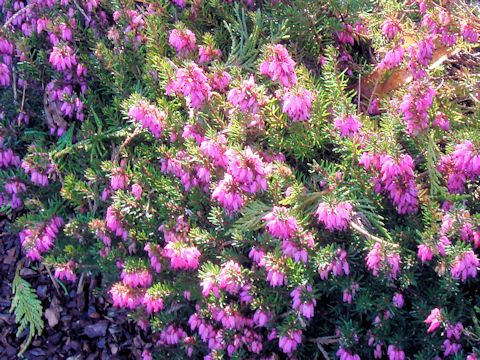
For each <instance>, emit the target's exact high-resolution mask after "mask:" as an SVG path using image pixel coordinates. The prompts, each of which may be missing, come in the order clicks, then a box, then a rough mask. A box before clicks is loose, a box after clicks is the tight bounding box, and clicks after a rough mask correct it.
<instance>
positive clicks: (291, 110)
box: [282, 88, 313, 122]
mask: <svg viewBox="0 0 480 360" xmlns="http://www.w3.org/2000/svg"><path fill="white" fill-rule="evenodd" d="M282 101H283V107H282V111H283V112H284V113H286V114H287V115H288V116H290V118H291V119H292V120H293V121H294V122H295V121H306V120H308V118H309V117H310V111H311V110H312V101H313V96H312V93H311V92H310V91H309V90H306V89H303V88H297V89H291V90H288V91H287V92H285V94H284V95H283V97H282Z"/></svg>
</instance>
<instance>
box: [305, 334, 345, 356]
mask: <svg viewBox="0 0 480 360" xmlns="http://www.w3.org/2000/svg"><path fill="white" fill-rule="evenodd" d="M309 340H310V341H311V342H314V343H315V344H317V347H318V349H319V350H320V352H321V353H322V355H323V357H324V358H325V360H330V357H329V356H328V353H327V351H326V350H325V349H324V348H323V345H330V344H335V343H338V342H339V341H340V337H339V336H322V337H320V338H313V339H309Z"/></svg>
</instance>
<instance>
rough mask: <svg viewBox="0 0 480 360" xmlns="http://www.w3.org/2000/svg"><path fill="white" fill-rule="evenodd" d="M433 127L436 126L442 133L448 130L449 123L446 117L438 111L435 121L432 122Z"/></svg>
mask: <svg viewBox="0 0 480 360" xmlns="http://www.w3.org/2000/svg"><path fill="white" fill-rule="evenodd" d="M433 126H437V127H438V128H440V129H442V130H444V131H448V130H450V122H449V121H448V117H447V115H445V114H444V113H442V112H440V111H438V112H437V115H436V116H435V119H434V120H433Z"/></svg>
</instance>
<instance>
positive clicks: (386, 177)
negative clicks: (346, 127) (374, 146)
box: [359, 154, 418, 214]
mask: <svg viewBox="0 0 480 360" xmlns="http://www.w3.org/2000/svg"><path fill="white" fill-rule="evenodd" d="M359 163H360V165H362V166H363V167H365V169H367V171H376V172H377V176H376V177H375V178H374V184H375V186H374V190H375V192H377V193H381V192H385V193H387V195H388V196H389V198H390V199H391V200H392V201H393V203H394V204H395V206H396V209H397V211H398V213H399V214H406V213H412V212H415V211H416V210H417V207H418V190H417V188H416V184H415V174H414V171H413V167H414V164H413V159H412V158H411V156H410V155H402V156H401V157H400V158H399V159H398V160H395V159H393V158H392V157H391V156H390V155H378V154H375V155H371V154H362V157H361V159H360V161H359Z"/></svg>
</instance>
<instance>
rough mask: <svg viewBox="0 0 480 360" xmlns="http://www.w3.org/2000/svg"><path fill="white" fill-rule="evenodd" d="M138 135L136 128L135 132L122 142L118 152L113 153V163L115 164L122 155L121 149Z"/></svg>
mask: <svg viewBox="0 0 480 360" xmlns="http://www.w3.org/2000/svg"><path fill="white" fill-rule="evenodd" d="M139 133H140V128H138V127H137V128H136V129H135V131H134V132H133V133H132V134H131V135H129V136H128V137H127V138H126V139H125V140H124V142H123V143H122V144H121V145H120V146H119V147H118V151H117V152H116V153H115V156H114V157H113V159H112V162H113V163H116V162H117V161H118V158H119V157H120V154H121V153H122V151H123V149H125V147H126V146H127V145H128V144H129V143H130V142H131V141H132V140H133V138H134V137H135V136H137V135H138V134H139Z"/></svg>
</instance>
